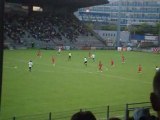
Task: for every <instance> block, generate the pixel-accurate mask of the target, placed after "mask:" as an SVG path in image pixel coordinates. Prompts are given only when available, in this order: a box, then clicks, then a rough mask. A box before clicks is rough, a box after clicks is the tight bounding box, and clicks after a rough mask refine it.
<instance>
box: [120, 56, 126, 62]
mask: <svg viewBox="0 0 160 120" xmlns="http://www.w3.org/2000/svg"><path fill="white" fill-rule="evenodd" d="M121 58H122V63H125V58H124V55H122V57H121Z"/></svg>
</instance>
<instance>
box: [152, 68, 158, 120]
mask: <svg viewBox="0 0 160 120" xmlns="http://www.w3.org/2000/svg"><path fill="white" fill-rule="evenodd" d="M150 100H151V103H152V107H153V109H154V110H155V111H156V112H157V115H158V118H159V120H160V70H159V71H157V72H156V74H155V76H154V79H153V92H152V93H151V94H150Z"/></svg>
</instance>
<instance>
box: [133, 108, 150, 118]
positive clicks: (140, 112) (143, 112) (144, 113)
mask: <svg viewBox="0 0 160 120" xmlns="http://www.w3.org/2000/svg"><path fill="white" fill-rule="evenodd" d="M133 118H134V120H150V119H151V116H150V112H149V108H137V109H135V110H134V113H133Z"/></svg>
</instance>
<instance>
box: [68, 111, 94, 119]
mask: <svg viewBox="0 0 160 120" xmlns="http://www.w3.org/2000/svg"><path fill="white" fill-rule="evenodd" d="M71 120H96V117H95V116H94V115H93V113H92V112H90V111H84V112H83V111H80V112H77V113H75V114H73V116H72V117H71Z"/></svg>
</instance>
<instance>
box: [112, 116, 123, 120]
mask: <svg viewBox="0 0 160 120" xmlns="http://www.w3.org/2000/svg"><path fill="white" fill-rule="evenodd" d="M109 120H121V119H120V118H118V117H111V118H109Z"/></svg>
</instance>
